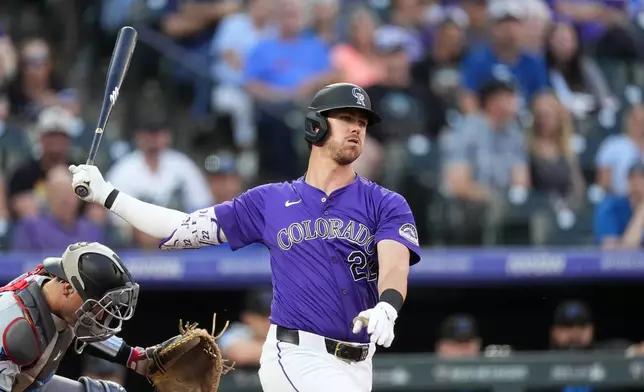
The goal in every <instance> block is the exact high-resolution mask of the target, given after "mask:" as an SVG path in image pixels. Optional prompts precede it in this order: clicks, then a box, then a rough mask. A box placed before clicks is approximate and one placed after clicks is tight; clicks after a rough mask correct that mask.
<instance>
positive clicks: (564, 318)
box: [553, 301, 593, 327]
mask: <svg viewBox="0 0 644 392" xmlns="http://www.w3.org/2000/svg"><path fill="white" fill-rule="evenodd" d="M592 322H593V318H592V314H591V311H590V308H589V307H588V305H586V304H585V303H584V302H582V301H566V302H563V303H562V304H560V305H559V306H557V308H556V309H555V315H554V322H553V324H554V325H556V326H561V327H573V326H582V325H588V324H592Z"/></svg>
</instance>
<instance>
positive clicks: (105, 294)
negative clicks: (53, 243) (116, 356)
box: [43, 242, 139, 353]
mask: <svg viewBox="0 0 644 392" xmlns="http://www.w3.org/2000/svg"><path fill="white" fill-rule="evenodd" d="M43 265H44V268H45V270H46V271H47V272H49V273H50V274H51V275H54V276H56V277H58V278H60V279H62V280H64V281H67V282H69V283H70V284H71V285H72V287H73V288H74V290H76V291H77V292H78V294H79V295H80V297H81V298H82V299H83V300H84V301H85V302H83V304H82V305H81V307H80V308H79V309H77V310H76V312H75V314H76V318H77V321H76V324H75V325H73V326H72V327H73V329H74V335H75V337H76V343H75V345H74V349H75V350H76V351H77V352H78V353H81V352H82V351H83V349H84V348H85V346H86V345H87V343H91V342H97V341H102V340H105V339H108V338H110V337H111V336H113V335H115V334H117V333H119V332H120V331H121V328H122V326H123V321H126V320H129V319H131V318H132V316H133V315H134V310H135V309H136V302H137V299H138V296H139V285H138V284H136V283H134V281H133V279H132V276H131V275H130V272H129V271H128V270H127V268H126V267H125V265H124V264H123V262H122V261H121V259H120V258H119V257H118V256H117V255H116V253H114V251H112V250H111V249H110V248H108V247H106V246H105V245H101V244H99V243H96V242H92V243H87V242H79V243H76V244H72V245H70V246H69V247H68V248H67V250H66V251H65V253H63V256H62V257H49V258H47V259H45V260H44V261H43Z"/></svg>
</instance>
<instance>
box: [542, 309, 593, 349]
mask: <svg viewBox="0 0 644 392" xmlns="http://www.w3.org/2000/svg"><path fill="white" fill-rule="evenodd" d="M594 335H595V326H594V322H593V318H592V314H591V311H590V308H589V307H588V305H587V304H585V303H584V302H581V301H567V302H563V303H561V304H560V305H559V306H558V307H557V308H556V309H555V313H554V320H553V323H552V326H551V327H550V348H551V349H554V350H579V349H586V348H590V347H591V345H592V344H593V341H594Z"/></svg>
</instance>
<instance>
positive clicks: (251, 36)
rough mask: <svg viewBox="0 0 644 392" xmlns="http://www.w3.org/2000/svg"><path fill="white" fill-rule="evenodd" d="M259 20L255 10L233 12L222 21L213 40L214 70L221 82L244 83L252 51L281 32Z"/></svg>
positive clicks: (216, 78) (214, 75) (215, 75)
mask: <svg viewBox="0 0 644 392" xmlns="http://www.w3.org/2000/svg"><path fill="white" fill-rule="evenodd" d="M260 3H261V2H260ZM258 19H259V18H258V17H257V16H255V15H253V12H252V10H251V11H249V12H244V13H237V14H233V15H229V16H227V17H225V18H224V19H223V20H222V21H221V24H220V25H219V28H218V29H217V32H216V34H215V36H214V37H213V39H212V42H211V45H212V46H211V50H212V54H213V55H214V56H215V62H214V64H213V68H212V72H213V77H214V78H215V80H217V81H218V82H219V83H223V84H233V85H241V84H242V81H243V67H244V64H245V62H246V59H247V57H248V54H249V53H250V52H251V51H252V50H253V49H254V48H255V46H256V45H257V43H258V42H260V40H261V39H265V38H275V36H276V35H277V29H276V27H275V25H273V24H270V23H266V22H265V21H263V20H261V19H260V20H258ZM260 23H261V27H258V24H260Z"/></svg>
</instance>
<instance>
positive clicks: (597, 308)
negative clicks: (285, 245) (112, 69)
mask: <svg viewBox="0 0 644 392" xmlns="http://www.w3.org/2000/svg"><path fill="white" fill-rule="evenodd" d="M124 25H131V26H134V27H135V28H136V29H137V30H138V32H139V42H138V44H137V48H136V51H135V55H134V58H133V60H132V64H131V65H130V70H129V73H128V75H127V77H126V80H125V83H124V85H123V87H122V89H121V91H120V95H119V101H118V103H117V105H116V107H115V109H114V112H113V115H112V117H111V119H110V122H109V126H108V129H107V132H106V133H105V137H104V139H103V141H102V144H101V148H100V152H99V156H98V158H97V161H96V164H97V165H98V166H99V167H100V169H101V171H102V172H103V173H105V176H106V178H107V179H108V181H111V182H112V183H113V184H114V185H115V186H116V187H117V188H119V189H121V190H123V191H124V192H127V193H129V194H131V195H133V196H135V197H137V198H139V199H143V200H146V201H149V202H152V203H155V204H158V205H162V206H166V207H169V208H175V209H179V210H182V211H186V212H191V211H193V210H195V209H199V208H202V207H206V206H210V205H212V204H213V203H219V202H223V201H226V200H230V199H231V198H233V197H235V196H236V195H239V194H240V193H241V192H243V191H244V190H245V189H248V188H249V187H252V186H255V185H257V184H262V183H266V182H269V181H283V180H288V179H293V178H295V177H299V176H300V175H302V174H303V172H304V170H305V167H306V163H307V159H308V149H307V147H306V143H305V142H304V140H303V137H302V136H303V135H302V133H303V132H302V131H303V123H304V117H303V113H304V111H303V109H305V107H306V105H307V103H308V102H309V99H310V98H311V96H312V94H313V93H314V92H315V91H316V90H317V89H318V88H320V87H322V86H323V85H325V84H328V83H330V82H334V81H346V82H352V83H356V84H359V85H361V86H362V87H364V88H365V89H366V90H367V92H368V93H369V95H370V96H371V100H372V102H373V105H374V107H375V109H376V110H377V111H378V112H380V113H381V114H382V116H383V118H384V122H383V123H382V124H380V125H379V126H378V127H373V128H370V129H369V132H368V136H367V142H366V146H365V152H364V154H363V156H362V157H361V158H360V159H359V161H357V162H356V171H357V172H358V173H359V174H361V175H363V176H365V177H368V178H370V179H371V180H373V181H376V182H378V183H380V184H382V185H384V186H386V187H388V188H390V189H393V190H395V191H397V192H399V193H401V194H402V195H404V196H405V197H406V198H407V200H408V201H409V204H410V205H411V207H412V210H413V212H414V214H415V217H416V221H417V226H418V231H419V235H420V240H421V245H422V246H423V249H422V252H423V253H422V256H423V260H422V261H421V263H420V264H418V265H417V266H415V267H414V268H413V269H412V273H411V277H410V280H411V288H410V292H409V297H408V300H407V303H406V305H405V308H404V311H403V313H402V315H401V318H400V319H399V322H398V324H397V326H396V328H397V330H396V331H397V337H396V341H395V342H394V345H393V347H391V348H390V349H387V350H385V349H382V350H380V351H381V352H382V353H381V354H379V355H377V356H376V357H377V359H376V360H375V362H374V363H375V365H374V366H375V370H376V374H375V376H374V390H380V391H393V390H400V391H403V390H404V391H421V390H450V389H452V390H460V391H464V390H468V391H478V390H481V391H491V390H501V389H503V388H505V389H503V390H514V391H524V390H534V391H537V390H539V391H545V390H552V391H568V392H572V391H576V392H581V391H583V392H590V391H596V390H611V391H615V390H644V361H643V362H637V360H636V358H637V357H634V358H635V359H633V358H632V357H631V356H632V355H637V354H639V353H642V352H644V350H643V347H642V346H640V342H641V341H644V316H642V298H644V288H643V286H642V282H643V281H644V254H642V253H641V250H640V248H641V246H642V239H643V238H644V237H643V233H644V161H643V158H644V102H643V100H642V87H643V86H644V62H643V61H642V60H644V30H643V28H644V1H641V0H487V1H486V0H370V1H359V0H3V1H1V2H0V177H1V181H0V187H2V191H1V192H0V246H1V253H0V263H2V265H1V266H0V279H3V280H4V281H8V280H10V279H11V278H13V277H14V276H16V275H18V274H20V273H22V272H24V271H26V270H27V269H29V268H32V267H33V266H34V265H36V264H37V263H39V262H40V260H42V257H44V256H48V255H56V254H60V253H61V252H62V251H63V250H64V249H65V247H66V246H67V245H68V244H69V243H71V242H76V241H100V242H103V243H106V244H108V245H110V246H111V247H113V248H115V249H119V250H120V254H121V256H122V257H123V259H124V260H125V261H126V262H127V263H128V265H129V266H130V268H131V270H132V272H133V274H134V275H135V277H136V278H138V279H139V281H140V282H141V286H142V293H141V299H140V303H139V306H138V309H137V315H136V317H135V318H134V320H133V321H132V322H130V323H129V325H127V327H126V328H125V331H124V333H123V336H124V337H125V338H126V340H128V341H129V342H130V343H131V344H133V345H140V346H146V345H150V344H153V343H157V342H159V341H161V340H165V339H166V338H167V337H168V336H170V335H173V334H175V333H177V328H178V321H179V319H183V320H189V321H197V322H200V323H202V324H203V325H204V326H205V327H206V328H210V323H211V319H212V314H213V313H214V312H216V313H217V315H218V323H217V324H218V326H219V327H223V324H224V322H225V320H230V321H231V322H232V326H231V327H230V328H229V329H228V330H227V332H226V333H225V334H224V336H223V337H222V340H221V341H220V342H221V344H222V348H223V349H224V354H225V355H226V356H227V357H229V358H231V359H233V360H235V361H236V362H237V364H238V365H237V367H238V369H239V370H237V371H235V372H233V373H231V375H229V376H226V377H225V378H224V384H225V385H223V384H222V388H221V390H223V391H249V392H250V391H259V389H258V388H259V386H258V385H259V384H258V380H257V377H256V372H255V371H254V370H253V369H254V368H256V367H257V366H258V358H259V350H260V348H261V343H262V337H263V336H264V335H265V333H266V330H267V327H268V314H269V312H270V300H271V299H270V283H271V282H270V270H269V265H268V255H267V253H266V250H265V249H263V248H261V247H250V248H248V249H244V250H240V251H237V252H234V253H232V252H230V250H229V249H227V248H226V247H225V246H223V247H220V248H212V249H201V250H195V251H183V252H177V253H171V252H166V253H161V252H159V251H158V250H157V241H156V240H154V239H151V238H148V237H147V236H146V235H144V234H142V233H140V232H137V231H136V230H133V229H132V228H131V227H129V226H128V225H127V224H125V222H123V221H122V220H120V219H118V218H115V217H114V216H110V215H108V214H107V213H106V211H104V209H103V208H102V207H96V206H93V205H86V204H83V203H81V202H79V201H78V199H77V198H76V197H75V196H74V194H73V192H72V190H71V187H70V185H69V184H70V180H71V177H70V174H69V172H68V171H67V166H68V165H69V164H70V163H76V164H78V163H82V162H84V161H85V159H86V157H87V150H88V148H89V146H90V144H91V141H92V137H93V133H94V132H93V131H94V129H93V127H94V126H95V123H96V118H97V116H98V112H99V109H100V103H101V101H102V98H103V92H104V81H105V74H106V70H107V66H108V62H109V57H110V54H111V52H112V49H113V46H114V42H115V39H116V35H117V33H118V30H119V29H120V28H121V27H122V26H124ZM446 357H456V358H461V360H466V359H467V360H471V361H474V362H472V364H471V365H465V364H464V365H462V366H461V365H458V366H461V367H458V366H457V365H456V363H461V362H458V361H457V362H450V361H454V359H450V360H447V359H445V358H446ZM562 358H566V359H565V360H564V359H562ZM445 361H447V362H445ZM508 361H509V362H508ZM566 361H572V362H566ZM575 361H576V362H575ZM449 364H452V365H449ZM504 364H505V365H504ZM495 366H496V367H495ZM504 366H505V367H504ZM244 369H247V370H244ZM61 373H62V374H64V375H67V376H70V377H77V376H79V375H80V374H81V373H83V374H91V375H94V376H96V377H99V378H109V379H113V380H117V381H118V382H122V383H124V384H125V385H126V386H127V387H128V389H129V390H130V391H149V390H151V389H150V388H149V386H148V384H147V383H146V381H145V380H142V379H141V378H140V377H137V376H133V375H127V374H126V372H125V371H124V369H122V368H118V367H114V366H110V365H107V364H105V363H102V362H100V361H96V360H95V359H92V358H85V357H78V356H75V355H71V354H70V355H68V357H67V358H66V360H65V362H64V364H63V366H62V368H61ZM468 383H469V384H468ZM539 383H541V384H539ZM513 388H514V389H513ZM629 388H630V389H629Z"/></svg>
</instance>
